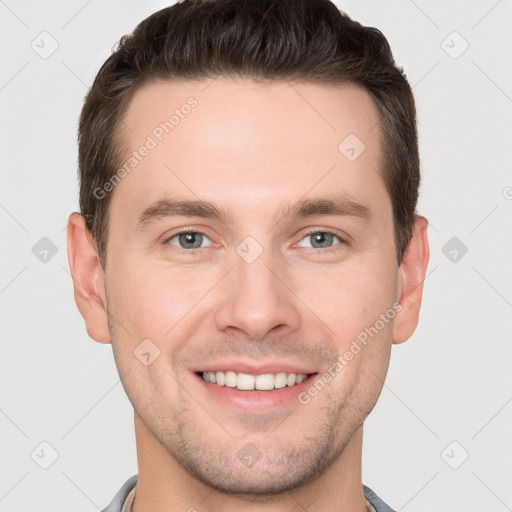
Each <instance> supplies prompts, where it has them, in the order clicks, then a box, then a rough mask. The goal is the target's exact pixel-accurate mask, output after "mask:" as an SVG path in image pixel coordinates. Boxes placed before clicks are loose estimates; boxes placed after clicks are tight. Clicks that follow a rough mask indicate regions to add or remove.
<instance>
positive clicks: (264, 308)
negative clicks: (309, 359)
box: [216, 237, 300, 339]
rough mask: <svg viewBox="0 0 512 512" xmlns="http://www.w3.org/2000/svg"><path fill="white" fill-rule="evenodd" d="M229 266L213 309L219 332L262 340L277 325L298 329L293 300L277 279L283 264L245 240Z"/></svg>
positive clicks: (297, 315) (292, 296)
mask: <svg viewBox="0 0 512 512" xmlns="http://www.w3.org/2000/svg"><path fill="white" fill-rule="evenodd" d="M249 238H250V237H249ZM233 267H234V268H233V270H232V271H231V272H230V273H229V275H228V280H227V282H226V283H225V287H224V293H223V295H222V298H221V304H220V306H219V308H218V309H217V315H216V322H217V327H218V328H219V329H220V330H225V329H227V328H236V329H239V330H242V331H244V332H245V333H246V335H247V336H249V337H250V338H251V339H263V338H264V337H265V336H266V335H267V334H268V333H269V332H270V331H271V330H272V329H274V328H275V327H277V326H281V329H284V328H285V327H286V328H287V329H288V330H289V331H293V330H296V329H297V328H298V326H299V321H300V317H299V311H298V309H297V304H296V300H295V298H294V295H293V294H292V293H291V292H290V290H288V288H287V287H286V286H285V284H284V283H283V282H282V281H281V279H280V278H279V277H277V276H280V273H281V272H282V271H283V265H281V264H280V261H279V260H278V259H277V258H274V257H273V256H272V253H271V251H270V250H269V251H263V250H262V248H261V246H260V248H259V249H258V247H256V245H255V244H254V241H253V240H250V239H249V240H247V239H246V240H245V241H244V242H242V243H241V244H240V245H239V246H238V247H237V250H236V254H234V257H233Z"/></svg>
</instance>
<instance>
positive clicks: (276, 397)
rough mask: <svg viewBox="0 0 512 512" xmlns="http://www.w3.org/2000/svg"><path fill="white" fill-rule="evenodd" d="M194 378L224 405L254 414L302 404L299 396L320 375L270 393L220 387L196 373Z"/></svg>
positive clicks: (311, 376) (313, 375)
mask: <svg viewBox="0 0 512 512" xmlns="http://www.w3.org/2000/svg"><path fill="white" fill-rule="evenodd" d="M194 377H195V378H196V379H197V380H199V383H200V384H202V385H203V387H204V389H205V390H206V391H207V392H208V393H209V394H211V395H212V396H213V397H214V398H215V399H216V400H217V401H219V402H221V403H222V404H224V405H230V406H233V407H236V408H239V409H248V410H250V411H252V412H254V411H255V410H261V409H265V410H268V409H278V408H282V407H286V406H289V405H290V404H293V403H296V404H300V402H299V398H298V396H299V395H300V393H302V392H303V391H305V390H306V389H308V388H309V387H310V386H311V385H312V384H313V383H314V381H315V380H316V377H318V374H317V373H314V374H311V375H309V376H308V378H307V379H306V380H304V381H302V382H301V383H300V384H295V385H294V386H286V387H284V388H279V389H272V390H269V391H260V390H257V389H254V390H250V391H243V390H240V389H238V388H230V387H228V386H219V385H218V384H214V383H212V382H207V381H205V380H204V379H203V378H202V377H200V376H199V375H197V374H196V373H194Z"/></svg>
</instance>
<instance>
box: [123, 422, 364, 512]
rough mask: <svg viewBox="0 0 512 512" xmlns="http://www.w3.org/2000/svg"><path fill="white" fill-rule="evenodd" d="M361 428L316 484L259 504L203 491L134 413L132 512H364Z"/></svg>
mask: <svg viewBox="0 0 512 512" xmlns="http://www.w3.org/2000/svg"><path fill="white" fill-rule="evenodd" d="M362 433H363V429H362V426H361V427H359V428H358V429H357V430H356V431H355V433H354V434H353V436H352V438H351V439H350V441H349V442H348V443H347V444H346V446H345V448H344V450H343V452H342V453H341V454H340V456H339V457H338V458H337V459H336V460H335V461H334V463H333V464H332V465H331V466H330V467H329V468H328V469H327V470H326V471H325V472H324V473H323V474H322V475H320V476H319V477H318V478H316V479H315V480H314V481H312V482H310V483H308V484H306V485H304V486H302V487H300V488H297V489H293V490H292V491H289V492H286V493H283V494H282V495H273V496H268V497H265V498H261V499H258V500H255V499H253V498H252V499H249V498H247V497H244V496H232V495H226V494H223V493H221V492H218V491H216V490H214V489H211V488H210V487H208V486H206V485H204V484H203V483H202V482H200V481H199V480H197V479H196V478H195V477H194V476H192V475H191V474H190V473H189V472H188V471H186V470H185V469H184V468H183V467H182V466H181V465H180V464H179V463H178V462H177V461H176V460H175V459H174V458H173V457H172V456H171V455H170V454H169V453H168V452H167V450H165V448H164V447H163V446H162V445H161V444H160V443H159V442H158V441H157V440H156V439H155V437H154V436H153V435H152V434H151V432H150V431H149V429H148V428H147V426H146V425H145V423H144V422H143V421H142V419H141V418H140V416H139V415H138V414H137V413H135V434H136V439H137V458H138V467H139V473H138V483H137V490H136V495H135V500H134V503H133V507H132V512H149V511H151V512H174V511H184V510H186V511H191V512H193V511H196V512H197V511H198V510H204V511H208V512H220V511H222V512H235V511H236V512H249V511H251V512H260V511H261V512H263V511H264V512H289V511H290V512H291V511H292V510H297V508H299V509H304V510H308V512H324V511H325V512H327V511H334V510H335V511H336V512H343V511H347V512H348V511H350V512H364V511H365V510H366V500H365V497H364V494H363V488H362V482H361V452H362Z"/></svg>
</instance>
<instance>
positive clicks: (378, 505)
mask: <svg viewBox="0 0 512 512" xmlns="http://www.w3.org/2000/svg"><path fill="white" fill-rule="evenodd" d="M136 485H137V475H133V476H132V477H131V478H129V479H128V480H127V481H126V482H125V484H124V485H123V486H122V487H121V489H119V492H118V493H117V494H116V495H115V496H114V499H113V500H112V501H111V503H110V505H109V506H108V507H107V508H106V509H104V510H103V511H102V512H130V510H129V508H128V507H127V508H128V510H126V509H124V510H123V508H124V505H125V504H126V505H130V508H131V499H130V504H128V503H126V501H127V498H128V496H129V495H130V498H133V496H134V493H133V492H132V491H134V488H135V486H136ZM363 491H364V495H365V498H366V499H367V500H368V502H369V503H370V505H371V506H372V507H373V508H374V509H375V512H394V510H393V509H392V508H390V507H389V506H388V505H386V504H385V503H384V502H383V501H382V500H381V499H380V498H379V497H378V496H377V495H376V494H375V493H374V492H373V491H372V490H371V489H370V488H369V487H366V485H363Z"/></svg>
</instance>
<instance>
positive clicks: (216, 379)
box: [196, 370, 316, 391]
mask: <svg viewBox="0 0 512 512" xmlns="http://www.w3.org/2000/svg"><path fill="white" fill-rule="evenodd" d="M196 375H198V376H199V377H201V378H202V379H203V380H204V381H206V382H210V383H212V384H216V385H217V386H226V387H229V388H237V389H239V390H240V391H251V390H253V391H272V390H274V389H281V388H285V387H293V386H296V385H298V384H301V383H302V382H304V381H305V380H306V379H308V378H310V377H312V376H313V375H316V373H309V374H306V373H285V372H279V373H264V374H261V375H251V374H248V373H242V372H234V371H229V370H228V371H226V372H223V371H217V372H196Z"/></svg>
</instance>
